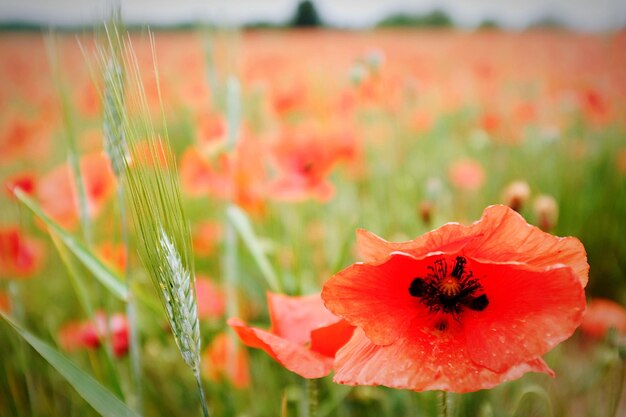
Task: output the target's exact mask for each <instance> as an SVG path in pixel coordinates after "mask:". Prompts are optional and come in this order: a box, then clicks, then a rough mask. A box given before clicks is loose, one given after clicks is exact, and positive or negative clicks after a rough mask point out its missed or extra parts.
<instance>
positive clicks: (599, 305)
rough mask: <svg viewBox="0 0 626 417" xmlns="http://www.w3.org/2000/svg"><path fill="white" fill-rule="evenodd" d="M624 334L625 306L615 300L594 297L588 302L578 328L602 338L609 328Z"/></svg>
mask: <svg viewBox="0 0 626 417" xmlns="http://www.w3.org/2000/svg"><path fill="white" fill-rule="evenodd" d="M612 328H613V329H615V330H617V331H618V332H619V333H620V334H626V308H624V307H623V306H621V305H619V304H617V303H616V302H615V301H611V300H604V299H602V298H596V299H594V300H592V301H591V302H590V303H589V306H588V307H587V312H586V313H585V317H584V318H583V322H582V324H581V325H580V330H582V332H583V333H584V334H586V335H588V336H590V337H592V338H595V339H602V338H603V337H604V336H606V333H607V332H608V331H609V329H612Z"/></svg>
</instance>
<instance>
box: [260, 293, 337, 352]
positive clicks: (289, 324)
mask: <svg viewBox="0 0 626 417" xmlns="http://www.w3.org/2000/svg"><path fill="white" fill-rule="evenodd" d="M267 305H268V309H269V313H270V320H271V322H272V328H271V332H272V333H274V334H275V335H277V336H280V337H283V338H285V339H287V340H289V341H290V342H293V343H296V344H300V345H303V344H305V343H309V342H310V341H311V331H313V330H315V329H319V328H320V327H324V326H328V325H330V324H333V323H335V322H337V321H339V320H340V319H339V317H337V316H335V315H333V314H332V313H331V312H330V311H328V310H327V309H326V307H324V303H323V302H322V298H321V296H320V294H312V295H306V296H303V297H290V296H287V295H282V294H274V293H271V292H268V293H267Z"/></svg>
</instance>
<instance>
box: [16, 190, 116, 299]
mask: <svg viewBox="0 0 626 417" xmlns="http://www.w3.org/2000/svg"><path fill="white" fill-rule="evenodd" d="M14 193H15V196H16V197H17V198H18V199H19V200H20V201H21V202H22V203H23V204H24V205H25V206H26V207H28V208H29V209H30V211H32V212H33V214H35V215H36V216H37V217H39V218H40V219H41V220H43V222H44V223H45V224H46V226H48V227H49V228H50V229H49V230H50V233H54V234H55V235H56V236H58V238H59V239H60V240H61V241H62V242H63V243H64V244H65V246H67V248H68V249H69V250H70V251H72V253H73V254H74V255H75V256H76V258H78V259H79V260H80V261H81V262H82V264H83V265H85V267H86V268H87V269H89V271H91V273H92V274H93V275H94V276H95V277H96V279H97V280H98V281H100V283H101V284H102V285H103V286H104V287H105V288H107V289H108V290H109V291H110V292H111V293H112V294H113V295H115V296H116V297H117V298H119V299H121V300H125V299H126V296H127V289H126V286H125V285H124V283H123V282H122V281H121V279H120V278H119V277H118V276H117V274H116V273H115V272H113V271H112V270H111V269H109V267H107V266H106V265H105V264H104V263H103V262H102V261H100V259H98V258H97V257H96V256H94V255H93V253H92V252H91V251H90V250H89V249H88V248H87V247H86V246H85V245H83V244H82V243H81V242H80V241H79V240H77V239H76V238H75V237H74V236H72V235H70V234H69V233H67V232H66V231H65V230H64V229H63V228H62V227H61V226H59V225H58V224H57V223H56V222H55V221H54V220H52V219H51V218H50V217H48V216H47V215H46V214H45V213H44V212H43V210H42V209H41V208H40V207H39V205H38V204H37V203H36V202H35V201H33V200H32V199H31V198H30V197H28V195H27V194H26V193H24V192H23V191H21V190H19V189H16V190H15V191H14Z"/></svg>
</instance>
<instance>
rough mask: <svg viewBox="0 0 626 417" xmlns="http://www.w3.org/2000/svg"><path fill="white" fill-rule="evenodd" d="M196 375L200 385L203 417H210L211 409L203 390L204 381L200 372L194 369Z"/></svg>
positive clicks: (197, 382)
mask: <svg viewBox="0 0 626 417" xmlns="http://www.w3.org/2000/svg"><path fill="white" fill-rule="evenodd" d="M193 373H194V375H195V376H196V384H198V391H199V392H200V403H201V404H202V415H203V416H204V417H209V407H208V406H207V403H206V397H205V396H204V389H202V380H201V379H200V370H199V369H194V371H193Z"/></svg>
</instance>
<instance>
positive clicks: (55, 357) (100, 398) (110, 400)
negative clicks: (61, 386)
mask: <svg viewBox="0 0 626 417" xmlns="http://www.w3.org/2000/svg"><path fill="white" fill-rule="evenodd" d="M0 315H1V316H2V318H4V320H6V322H7V323H9V325H11V327H13V329H15V331H16V332H17V333H18V334H19V335H20V336H21V337H22V338H23V339H24V340H26V341H27V342H28V343H29V344H30V345H31V346H32V347H33V349H35V350H36V351H37V352H38V353H39V354H40V355H41V356H42V357H43V358H44V359H45V360H46V361H47V362H48V363H49V364H50V365H52V366H53V367H54V368H55V369H56V370H57V371H58V372H59V373H60V374H61V375H62V376H63V377H64V378H65V379H66V380H67V382H69V383H70V385H71V386H72V387H74V389H75V390H76V391H77V392H78V394H79V395H80V396H81V397H82V398H83V399H84V400H85V401H87V403H89V405H91V406H92V407H93V408H94V410H96V411H97V412H98V413H100V415H102V416H105V417H124V416H127V417H135V416H138V415H137V414H136V413H134V412H133V411H132V410H131V409H130V408H128V407H127V406H126V404H124V403H123V402H122V401H120V400H119V399H118V398H117V397H116V396H115V395H113V394H112V393H111V392H110V391H109V390H107V389H106V388H105V387H103V386H102V385H101V384H100V383H99V382H98V381H96V380H95V379H94V378H93V377H92V376H91V375H89V374H87V373H86V372H85V371H83V370H82V369H80V368H79V367H78V366H76V365H75V364H74V363H73V362H72V361H70V360H69V359H68V358H67V357H65V356H64V355H63V354H62V353H61V352H59V351H58V350H57V349H55V348H53V347H52V346H50V345H49V344H47V343H45V342H44V341H42V340H40V339H39V338H38V337H36V336H35V335H33V334H32V333H30V332H29V331H27V330H26V329H24V328H22V327H21V326H20V325H18V324H17V323H16V322H14V321H13V320H12V319H11V318H10V317H9V316H7V315H6V314H4V313H3V312H1V311H0Z"/></svg>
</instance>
